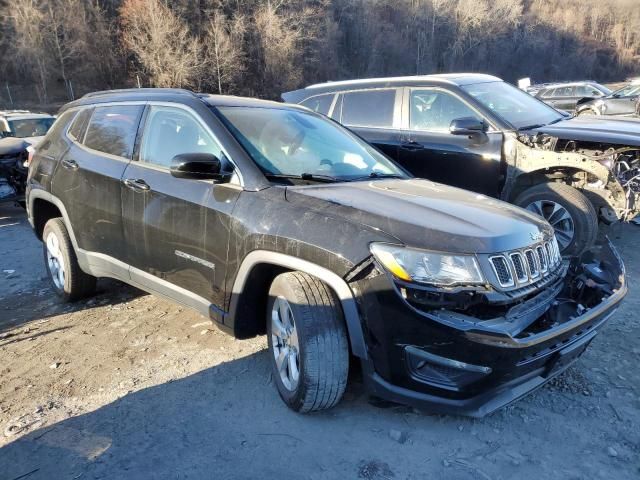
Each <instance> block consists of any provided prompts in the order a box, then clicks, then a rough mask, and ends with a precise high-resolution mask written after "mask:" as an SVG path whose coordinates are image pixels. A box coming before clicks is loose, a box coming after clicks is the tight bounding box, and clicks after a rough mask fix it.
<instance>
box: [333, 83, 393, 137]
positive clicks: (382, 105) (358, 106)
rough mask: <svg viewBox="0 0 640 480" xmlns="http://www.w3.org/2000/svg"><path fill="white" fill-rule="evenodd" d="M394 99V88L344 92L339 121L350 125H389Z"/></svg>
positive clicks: (391, 124)
mask: <svg viewBox="0 0 640 480" xmlns="http://www.w3.org/2000/svg"><path fill="white" fill-rule="evenodd" d="M395 101H396V90H395V89H392V90H369V91H361V92H347V93H344V94H343V95H342V117H341V123H343V124H344V125H348V126H352V127H383V128H384V127H391V126H393V109H394V105H395Z"/></svg>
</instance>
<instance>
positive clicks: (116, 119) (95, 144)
mask: <svg viewBox="0 0 640 480" xmlns="http://www.w3.org/2000/svg"><path fill="white" fill-rule="evenodd" d="M142 109H143V107H142V105H114V106H109V107H96V109H95V110H94V112H93V115H92V116H91V120H90V121H89V128H88V129H87V134H86V136H85V138H84V144H85V146H87V147H89V148H92V149H93V150H98V151H99V152H103V153H108V154H110V155H116V156H118V157H124V158H129V159H130V158H131V154H132V153H133V144H134V142H135V139H136V131H137V129H138V123H139V121H140V115H141V113H142Z"/></svg>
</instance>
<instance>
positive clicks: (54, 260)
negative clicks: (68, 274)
mask: <svg viewBox="0 0 640 480" xmlns="http://www.w3.org/2000/svg"><path fill="white" fill-rule="evenodd" d="M46 245H47V264H48V266H49V272H50V273H51V279H52V280H53V283H54V285H55V286H56V288H57V289H58V290H61V291H62V290H64V277H65V264H64V257H63V256H62V251H61V250H60V241H59V240H58V237H57V236H56V234H55V233H53V232H51V233H49V235H47V238H46Z"/></svg>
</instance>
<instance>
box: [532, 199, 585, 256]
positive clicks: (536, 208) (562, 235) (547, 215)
mask: <svg viewBox="0 0 640 480" xmlns="http://www.w3.org/2000/svg"><path fill="white" fill-rule="evenodd" d="M526 208H527V210H529V211H531V212H533V213H535V214H537V215H540V216H541V217H542V218H544V219H545V220H546V221H547V222H549V223H550V224H551V226H552V227H553V229H554V231H555V234H556V238H557V239H558V243H559V244H560V250H561V251H562V250H564V249H566V248H567V247H568V246H569V245H570V244H571V242H572V241H573V237H574V235H575V225H574V223H573V218H572V217H571V215H570V214H569V212H568V211H567V209H566V208H564V207H563V206H562V205H561V204H559V203H556V202H553V201H551V200H537V201H535V202H532V203H530V204H529V205H527V207H526Z"/></svg>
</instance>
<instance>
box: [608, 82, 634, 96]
mask: <svg viewBox="0 0 640 480" xmlns="http://www.w3.org/2000/svg"><path fill="white" fill-rule="evenodd" d="M638 94H640V85H633V84H631V85H627V86H626V87H622V88H620V89H618V90H616V91H615V92H613V94H612V95H613V96H614V97H633V96H636V95H638Z"/></svg>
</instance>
